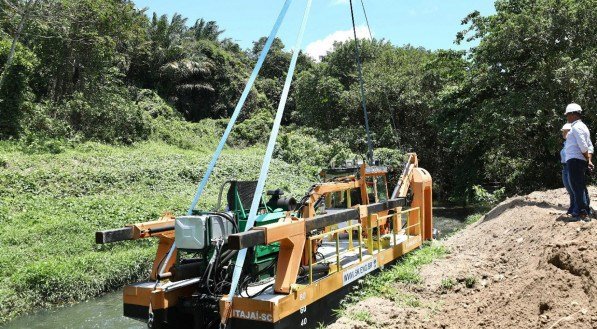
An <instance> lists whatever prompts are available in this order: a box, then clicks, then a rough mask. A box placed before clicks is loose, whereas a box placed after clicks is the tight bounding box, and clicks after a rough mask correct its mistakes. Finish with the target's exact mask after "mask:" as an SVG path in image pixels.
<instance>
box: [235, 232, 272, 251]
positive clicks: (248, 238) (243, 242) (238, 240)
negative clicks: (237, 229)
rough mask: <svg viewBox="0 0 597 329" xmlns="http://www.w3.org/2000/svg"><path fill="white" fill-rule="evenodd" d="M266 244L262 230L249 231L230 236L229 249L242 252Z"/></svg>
mask: <svg viewBox="0 0 597 329" xmlns="http://www.w3.org/2000/svg"><path fill="white" fill-rule="evenodd" d="M260 244H265V233H264V232H263V231H261V230H249V231H246V232H242V233H236V234H230V235H229V236H228V248H230V249H232V250H241V249H245V248H250V247H254V246H258V245H260Z"/></svg>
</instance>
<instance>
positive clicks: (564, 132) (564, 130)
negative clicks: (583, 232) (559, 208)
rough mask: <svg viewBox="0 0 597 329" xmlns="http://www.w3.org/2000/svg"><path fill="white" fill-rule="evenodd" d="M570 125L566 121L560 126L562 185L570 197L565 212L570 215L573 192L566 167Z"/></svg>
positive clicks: (572, 208)
mask: <svg viewBox="0 0 597 329" xmlns="http://www.w3.org/2000/svg"><path fill="white" fill-rule="evenodd" d="M571 128H572V125H571V124H569V123H566V124H565V125H564V126H563V127H562V138H563V139H564V142H563V143H562V150H561V151H560V162H561V163H562V182H563V183H564V187H565V188H566V191H567V192H568V196H569V197H570V204H569V205H570V206H569V207H568V211H567V212H566V214H567V215H571V214H572V211H573V210H574V193H573V192H572V188H571V187H570V180H569V179H568V168H566V138H567V137H568V133H569V132H570V129H571Z"/></svg>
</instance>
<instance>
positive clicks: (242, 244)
mask: <svg viewBox="0 0 597 329" xmlns="http://www.w3.org/2000/svg"><path fill="white" fill-rule="evenodd" d="M405 205H406V198H398V199H392V200H388V201H385V202H380V203H374V204H371V205H368V206H367V211H368V212H369V213H376V212H380V211H384V210H388V209H392V208H396V207H403V206H405ZM359 218H360V214H359V211H358V210H357V209H346V210H341V211H335V212H333V213H329V214H325V215H320V216H316V217H314V218H313V219H310V220H307V221H305V228H306V230H307V232H310V231H313V230H316V229H320V228H324V227H327V226H331V225H335V224H338V223H342V222H346V221H348V220H351V219H359ZM264 243H265V233H264V232H263V231H261V230H249V231H247V232H243V233H236V234H231V235H229V236H228V248H230V249H232V250H240V249H244V248H250V247H254V246H257V245H260V244H264Z"/></svg>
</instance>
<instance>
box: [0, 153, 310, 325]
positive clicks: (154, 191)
mask: <svg viewBox="0 0 597 329" xmlns="http://www.w3.org/2000/svg"><path fill="white" fill-rule="evenodd" d="M53 153H58V154H53ZM262 154H263V151H262V150H261V149H254V148H247V149H242V150H239V149H229V150H226V151H225V152H224V154H223V155H222V158H221V160H220V162H219V165H218V167H217V169H216V170H215V171H214V174H213V176H212V177H213V178H212V180H211V182H210V184H209V186H208V189H207V191H206V194H205V196H206V197H205V198H204V199H203V200H202V202H201V203H200V205H199V207H209V206H211V205H213V204H214V203H215V201H216V198H217V193H216V191H217V189H218V188H219V185H220V184H221V183H222V182H223V181H224V180H227V179H231V178H235V179H256V177H257V175H258V172H259V166H260V164H261V158H262ZM210 156H211V151H202V150H201V149H195V150H189V149H188V147H183V148H180V147H178V146H171V145H167V144H164V143H161V142H146V143H141V144H137V145H134V146H130V147H124V146H106V145H102V144H96V143H90V142H88V143H83V144H79V145H77V146H74V147H66V148H62V149H60V150H59V152H46V151H43V152H31V148H25V149H24V148H22V147H21V146H20V145H19V144H16V143H12V142H3V143H0V224H1V226H0V227H1V228H2V229H1V230H0V246H1V250H2V252H1V253H0V277H1V279H0V280H1V285H0V287H1V288H0V323H2V322H5V321H7V320H9V319H10V318H12V317H14V316H17V315H19V314H23V313H26V312H29V311H32V310H34V309H36V308H40V307H47V306H50V305H56V304H63V303H69V302H75V301H79V300H83V299H86V298H90V297H93V296H97V295H99V294H101V293H102V292H105V291H109V290H112V289H115V288H117V287H120V286H122V285H123V284H125V283H126V282H130V281H134V280H137V279H140V278H144V277H146V276H147V274H148V269H149V265H150V261H151V260H152V259H153V255H154V252H155V249H154V247H153V243H152V242H151V241H135V242H128V243H119V244H113V245H105V246H97V245H95V243H94V232H95V231H97V230H102V229H109V228H118V227H121V226H123V225H125V224H127V223H134V222H139V221H146V220H152V219H155V218H157V217H158V216H160V215H161V214H162V213H164V212H165V211H172V212H174V213H175V214H176V213H181V212H183V211H185V209H186V208H187V207H188V205H189V203H190V201H191V198H192V196H193V193H194V191H195V188H196V186H197V182H198V180H199V179H200V177H201V174H202V172H203V170H205V167H206V165H207V162H208V161H209V159H210ZM313 174H314V173H313V170H312V169H299V168H298V166H293V165H289V164H287V163H285V162H282V161H278V160H274V162H273V163H272V166H271V170H270V176H269V180H268V186H269V187H280V188H282V189H284V190H286V191H290V192H291V193H292V194H293V195H296V196H300V195H302V193H304V192H305V191H306V189H307V188H308V186H310V185H311V184H312V182H313V180H314V177H313Z"/></svg>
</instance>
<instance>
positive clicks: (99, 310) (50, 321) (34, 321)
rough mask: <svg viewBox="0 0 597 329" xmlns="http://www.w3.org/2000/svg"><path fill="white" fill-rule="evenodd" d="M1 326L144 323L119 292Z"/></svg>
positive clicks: (451, 222)
mask: <svg viewBox="0 0 597 329" xmlns="http://www.w3.org/2000/svg"><path fill="white" fill-rule="evenodd" d="M433 211H434V214H433V221H434V224H435V225H434V226H435V228H437V229H438V230H439V231H440V238H442V237H446V236H449V235H450V234H451V233H453V232H454V231H456V230H458V229H460V228H462V227H464V225H465V223H464V221H465V219H466V216H467V215H468V214H469V211H468V210H466V209H453V208H437V209H434V210H433ZM0 328H1V329H57V328H63V329H96V328H97V329H106V328H114V329H143V328H147V325H146V324H144V323H141V322H139V321H135V320H131V319H128V318H125V317H123V316H122V293H120V292H116V293H110V294H107V295H105V296H103V297H99V298H96V299H93V300H90V301H87V302H83V303H79V304H75V305H72V306H67V307H62V308H55V309H50V310H43V311H40V312H38V313H35V314H31V315H27V316H23V317H21V318H18V319H16V320H14V321H11V322H9V323H8V324H6V325H5V326H0Z"/></svg>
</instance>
